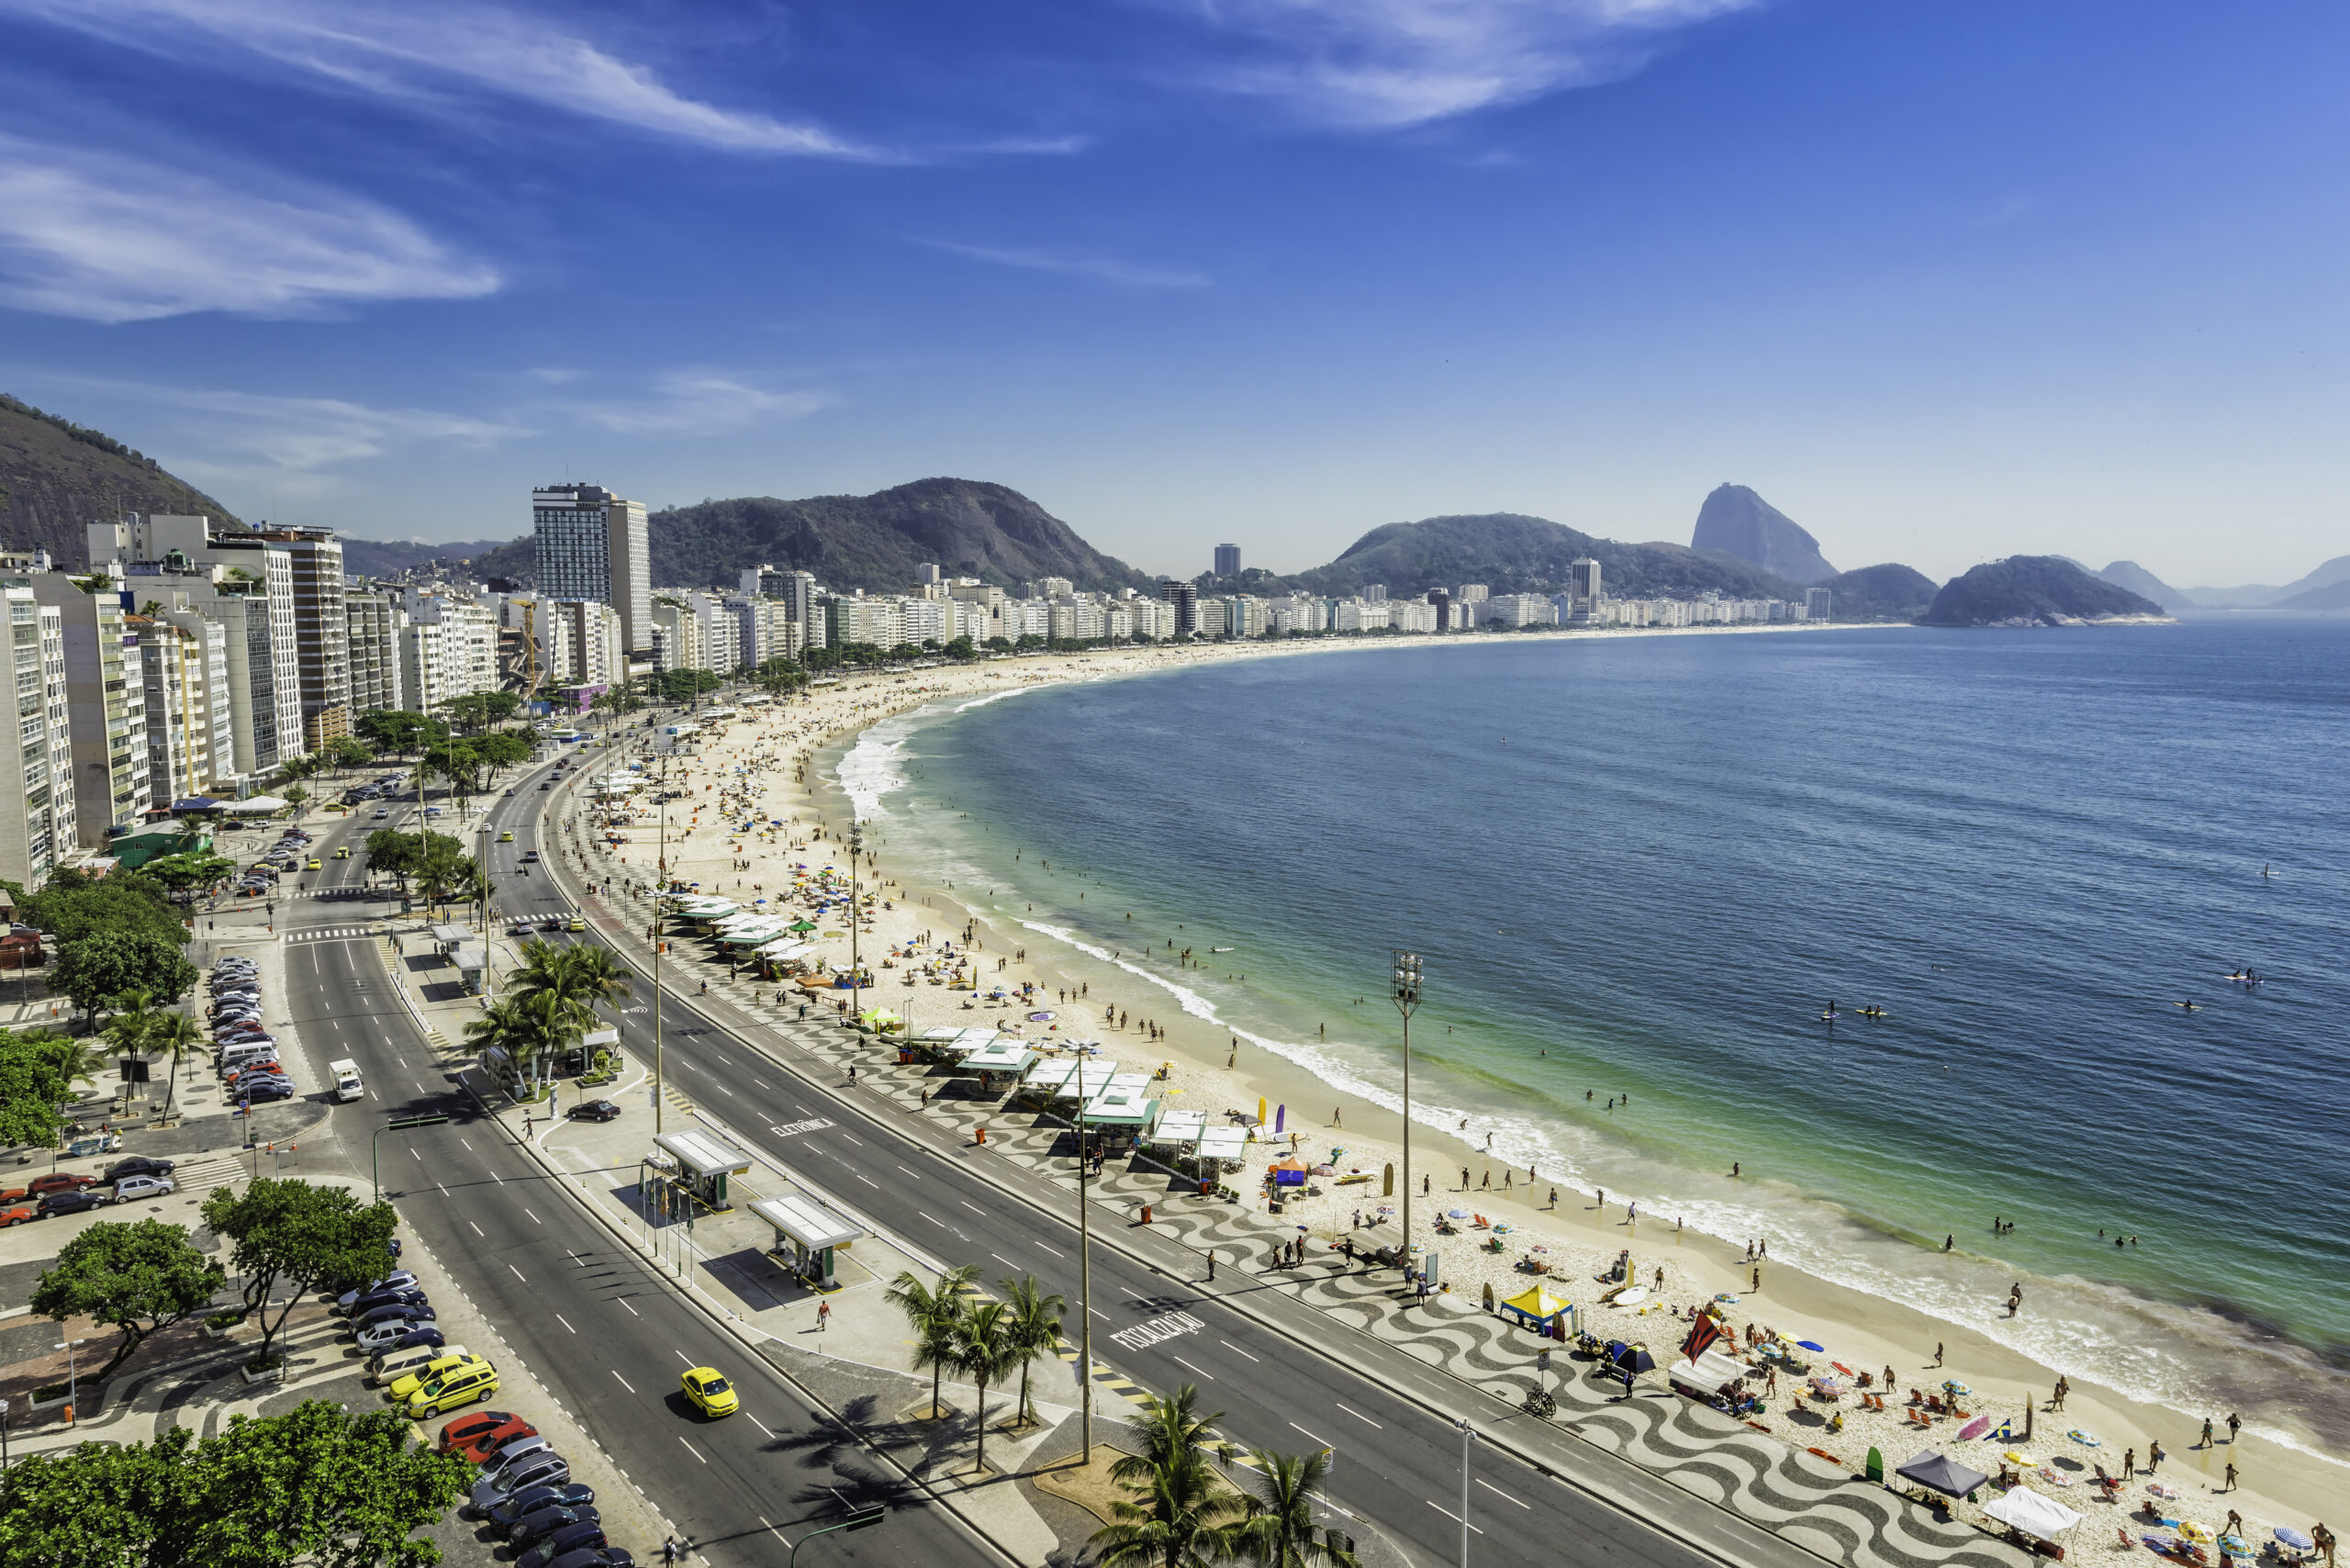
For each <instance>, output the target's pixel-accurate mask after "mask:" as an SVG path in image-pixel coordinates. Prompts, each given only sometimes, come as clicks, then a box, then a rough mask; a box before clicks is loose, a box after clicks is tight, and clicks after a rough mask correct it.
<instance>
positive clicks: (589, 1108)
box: [571, 1100, 621, 1122]
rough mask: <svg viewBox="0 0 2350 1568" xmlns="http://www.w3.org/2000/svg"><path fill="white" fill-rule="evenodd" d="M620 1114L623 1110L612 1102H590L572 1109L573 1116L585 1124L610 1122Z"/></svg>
mask: <svg viewBox="0 0 2350 1568" xmlns="http://www.w3.org/2000/svg"><path fill="white" fill-rule="evenodd" d="M571 1114H572V1115H574V1116H576V1117H577V1118H579V1120H581V1121H583V1122H609V1121H610V1120H611V1119H612V1118H613V1117H614V1116H617V1115H619V1114H621V1108H620V1107H619V1106H618V1105H615V1104H613V1103H611V1102H610V1100H589V1101H587V1102H585V1103H582V1104H577V1105H574V1106H573V1107H572V1108H571Z"/></svg>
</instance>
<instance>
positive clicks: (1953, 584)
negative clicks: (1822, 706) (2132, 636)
mask: <svg viewBox="0 0 2350 1568" xmlns="http://www.w3.org/2000/svg"><path fill="white" fill-rule="evenodd" d="M2162 613H2163V607H2162V606H2161V605H2159V604H2156V603H2155V602H2154V600H2153V599H2146V598H2144V597H2143V596H2141V595H2138V594H2134V593H2132V592H2131V591H2130V590H2129V589H2128V588H2121V587H2120V586H2118V585H2116V584H2113V583H2109V582H2107V581H2106V580H2105V579H2104V578H2102V577H2096V576H2093V575H2092V574H2090V573H2088V572H2086V571H2083V570H2082V569H2081V568H2080V567H2079V566H2076V565H2075V564H2074V563H2072V562H2070V561H2067V560H2065V558H2064V557H2063V556H2061V555H2010V556H2009V557H2008V558H2007V559H2006V560H2004V561H1992V562H1989V563H1986V565H1984V566H1977V567H1975V569H1974V570H1973V571H1971V572H1968V573H1967V574H1966V575H1965V576H1964V577H1953V578H1952V579H1951V580H1950V581H1949V582H1947V583H1944V584H1943V585H1942V591H1941V592H1940V593H1938V594H1936V595H1934V602H1933V604H1932V605H1931V606H1930V608H1929V609H1928V610H1927V611H1926V613H1925V614H1924V615H1923V616H1921V617H1920V618H1919V620H1920V621H1921V622H1922V623H1923V624H1925V625H1928V626H2032V625H2039V626H2066V625H2076V624H2078V623H2080V622H2085V621H2097V620H2101V619H2103V618H2105V617H2108V616H2116V615H2161V614H2162Z"/></svg>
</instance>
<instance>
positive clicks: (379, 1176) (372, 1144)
mask: <svg viewBox="0 0 2350 1568" xmlns="http://www.w3.org/2000/svg"><path fill="white" fill-rule="evenodd" d="M448 1119H449V1118H448V1117H446V1116H410V1117H408V1119H407V1120H405V1121H398V1122H386V1123H385V1124H384V1125H383V1126H380V1127H377V1128H376V1129H375V1135H374V1136H373V1137H370V1138H368V1140H367V1169H368V1173H369V1178H370V1180H372V1181H373V1182H375V1202H376V1203H379V1204H380V1203H382V1202H383V1201H384V1157H383V1155H382V1153H381V1152H380V1149H381V1147H382V1146H381V1144H380V1143H379V1142H378V1140H379V1139H381V1138H382V1137H383V1136H384V1135H385V1134H386V1133H390V1132H398V1131H399V1130H400V1129H401V1128H403V1127H429V1126H432V1125H433V1124H434V1123H436V1122H445V1121H447V1120H448Z"/></svg>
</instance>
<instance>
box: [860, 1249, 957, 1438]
mask: <svg viewBox="0 0 2350 1568" xmlns="http://www.w3.org/2000/svg"><path fill="white" fill-rule="evenodd" d="M978 1278H979V1265H978V1264H976V1263H965V1264H963V1265H962V1266H960V1267H959V1268H954V1269H949V1270H947V1271H946V1272H945V1273H942V1274H940V1275H939V1276H938V1288H937V1289H935V1290H933V1289H932V1288H931V1287H930V1286H928V1285H926V1284H924V1283H923V1280H922V1276H921V1275H920V1274H917V1273H915V1272H914V1271H912V1269H902V1270H900V1271H899V1272H898V1277H897V1278H896V1279H895V1280H892V1281H891V1282H890V1288H889V1290H887V1291H886V1292H884V1293H883V1294H882V1299H883V1300H884V1301H887V1302H888V1303H889V1304H890V1305H892V1306H894V1307H896V1308H897V1309H898V1310H899V1311H900V1312H902V1313H904V1314H905V1315H906V1325H907V1327H911V1328H912V1330H913V1331H914V1370H915V1371H917V1372H919V1371H921V1370H922V1369H923V1368H924V1367H928V1368H929V1369H930V1408H931V1411H932V1413H933V1414H935V1413H936V1412H937V1410H938V1395H939V1383H940V1379H941V1378H942V1376H943V1375H944V1374H945V1372H946V1369H947V1368H948V1367H951V1366H955V1365H957V1360H956V1352H957V1342H956V1338H955V1327H956V1325H957V1324H958V1323H960V1322H961V1321H962V1319H963V1287H964V1286H965V1285H968V1284H969V1283H970V1282H972V1281H973V1280H976V1279H978Z"/></svg>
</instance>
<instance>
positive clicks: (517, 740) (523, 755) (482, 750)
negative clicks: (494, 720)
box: [474, 730, 536, 768]
mask: <svg viewBox="0 0 2350 1568" xmlns="http://www.w3.org/2000/svg"><path fill="white" fill-rule="evenodd" d="M535 749H536V748H535V747H533V746H532V745H531V743H530V742H529V741H527V740H524V739H523V738H522V737H521V736H520V735H518V734H515V733H514V732H513V731H511V730H499V731H498V732H497V733H496V734H487V735H484V736H482V738H481V739H479V740H477V741H476V742H475V743H474V753H475V755H476V756H479V757H480V758H481V759H482V761H484V762H485V763H487V764H488V765H489V766H490V767H497V768H506V767H515V766H517V765H518V764H520V763H525V762H528V761H530V760H531V756H532V753H533V751H534V750H535Z"/></svg>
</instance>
